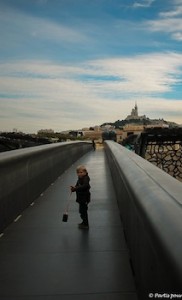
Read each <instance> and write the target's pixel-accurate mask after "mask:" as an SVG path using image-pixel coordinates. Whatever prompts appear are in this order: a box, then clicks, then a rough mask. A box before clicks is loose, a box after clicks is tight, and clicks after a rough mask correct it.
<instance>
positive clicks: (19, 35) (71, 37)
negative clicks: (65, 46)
mask: <svg viewBox="0 0 182 300" xmlns="http://www.w3.org/2000/svg"><path fill="white" fill-rule="evenodd" d="M0 9H1V11H0V27H1V28H3V30H2V31H1V47H3V45H4V46H6V47H8V45H9V47H11V45H21V46H23V45H24V43H26V44H27V43H29V44H31V43H34V42H35V41H41V40H44V41H54V42H55V43H57V44H61V43H62V42H64V43H65V42H66V43H75V44H79V43H80V42H88V38H87V36H86V35H85V34H84V33H82V32H81V31H78V30H76V29H75V28H72V27H69V26H66V25H63V24H61V22H60V23H58V22H56V21H52V20H49V19H45V18H41V17H35V16H31V15H29V14H25V13H22V12H21V11H19V10H15V9H14V10H13V9H10V8H6V7H4V6H3V7H1V4H0Z"/></svg>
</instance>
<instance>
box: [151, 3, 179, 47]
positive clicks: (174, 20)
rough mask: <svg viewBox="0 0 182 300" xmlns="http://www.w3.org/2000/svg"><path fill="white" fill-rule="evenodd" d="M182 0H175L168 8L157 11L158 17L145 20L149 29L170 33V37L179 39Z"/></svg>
mask: <svg viewBox="0 0 182 300" xmlns="http://www.w3.org/2000/svg"><path fill="white" fill-rule="evenodd" d="M181 16H182V1H181V0H176V1H174V2H173V6H172V7H170V10H166V11H162V12H160V13H159V18H158V19H156V20H151V21H148V22H146V25H148V28H149V30H151V31H154V32H157V31H158V32H164V33H169V34H171V38H172V39H173V40H176V41H179V42H180V41H181V40H182V39H181V35H182V18H181Z"/></svg>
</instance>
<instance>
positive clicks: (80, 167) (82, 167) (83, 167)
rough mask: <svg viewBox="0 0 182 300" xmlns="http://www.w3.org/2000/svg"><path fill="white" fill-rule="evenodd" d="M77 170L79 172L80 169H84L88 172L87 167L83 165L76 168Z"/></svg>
mask: <svg viewBox="0 0 182 300" xmlns="http://www.w3.org/2000/svg"><path fill="white" fill-rule="evenodd" d="M76 171H77V172H78V171H84V172H86V173H88V172H87V169H86V167H85V166H83V165H80V166H78V167H77V168H76Z"/></svg>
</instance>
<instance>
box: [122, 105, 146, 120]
mask: <svg viewBox="0 0 182 300" xmlns="http://www.w3.org/2000/svg"><path fill="white" fill-rule="evenodd" d="M144 119H146V116H145V115H143V116H139V115H138V106H137V104H136V103H135V106H134V108H133V109H132V110H131V114H130V115H128V116H127V117H126V119H125V120H144Z"/></svg>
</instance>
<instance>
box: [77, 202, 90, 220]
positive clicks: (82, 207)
mask: <svg viewBox="0 0 182 300" xmlns="http://www.w3.org/2000/svg"><path fill="white" fill-rule="evenodd" d="M87 210H88V204H87V203H80V204H79V213H80V217H81V219H82V220H83V224H84V225H86V226H88V213H87Z"/></svg>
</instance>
